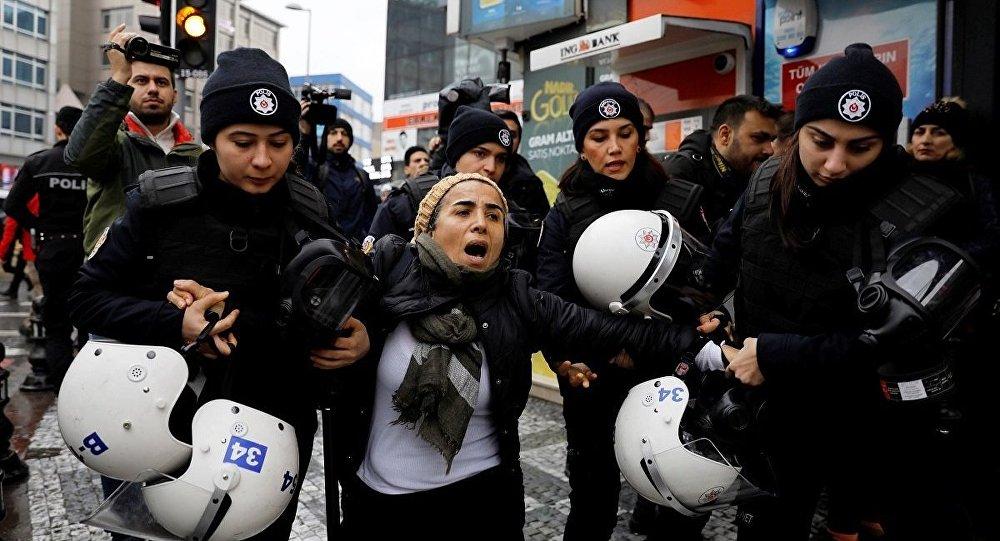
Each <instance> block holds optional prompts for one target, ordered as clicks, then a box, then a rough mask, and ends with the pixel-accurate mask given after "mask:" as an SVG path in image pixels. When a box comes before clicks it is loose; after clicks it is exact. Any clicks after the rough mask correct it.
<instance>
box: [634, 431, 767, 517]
mask: <svg viewBox="0 0 1000 541" xmlns="http://www.w3.org/2000/svg"><path fill="white" fill-rule="evenodd" d="M652 458H653V460H652V464H649V462H650V461H649V459H648V458H647V460H646V461H645V462H646V464H647V467H646V468H644V470H646V471H647V472H648V474H649V475H650V480H651V482H652V484H653V486H654V487H656V489H657V490H659V491H660V493H661V494H662V495H663V496H664V497H665V498H666V499H667V501H671V498H673V500H675V501H676V502H677V503H678V504H680V505H682V506H683V507H684V508H686V509H687V510H688V511H690V512H692V513H699V514H700V513H708V512H711V511H712V510H714V509H720V508H723V507H729V506H732V505H738V504H740V503H741V502H743V501H745V500H748V499H750V498H757V497H760V496H766V495H768V492H766V491H764V490H762V489H761V488H759V487H758V486H757V485H756V484H754V483H753V482H751V481H750V480H749V479H747V478H746V477H745V476H744V475H743V474H742V471H741V470H742V468H741V467H740V466H739V465H738V464H735V461H732V462H731V461H730V460H729V459H727V458H726V457H725V455H723V453H721V452H720V451H719V449H718V447H716V445H715V444H714V443H712V441H711V440H709V439H706V438H701V439H697V440H694V441H692V442H689V443H686V444H684V445H682V446H680V447H674V448H672V449H668V450H665V451H661V452H659V453H655V455H653V457H652ZM734 464H735V465H734ZM654 469H655V472H654V471H653V470H654ZM656 478H659V479H658V480H657V479H656Z"/></svg>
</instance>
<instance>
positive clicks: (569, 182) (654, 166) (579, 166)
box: [559, 145, 670, 190]
mask: <svg viewBox="0 0 1000 541" xmlns="http://www.w3.org/2000/svg"><path fill="white" fill-rule="evenodd" d="M585 162H586V160H576V161H575V162H573V165H571V166H569V167H568V168H567V169H566V170H565V171H563V174H562V176H561V177H559V189H560V190H567V189H568V190H572V189H573V188H574V187H575V184H576V180H577V178H578V177H579V176H580V174H581V173H582V172H583V167H584V163H585ZM635 167H636V168H640V167H641V168H642V172H643V174H645V176H646V178H649V179H652V180H653V181H654V182H662V183H663V184H666V183H667V182H669V181H670V175H667V172H666V170H664V169H663V165H661V164H660V162H659V160H655V159H653V157H652V156H650V155H649V153H647V152H646V151H645V147H644V146H642V145H640V146H639V152H638V153H637V154H636V157H635Z"/></svg>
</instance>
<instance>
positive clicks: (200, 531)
mask: <svg viewBox="0 0 1000 541" xmlns="http://www.w3.org/2000/svg"><path fill="white" fill-rule="evenodd" d="M192 442H193V453H192V457H191V464H190V466H188V469H187V471H185V472H184V474H183V475H181V476H180V477H179V478H177V479H174V480H170V481H167V482H164V483H159V484H154V485H149V486H146V487H143V489H142V494H143V497H144V499H145V501H146V505H147V507H148V508H149V512H150V514H151V515H152V516H153V517H154V518H155V519H156V522H157V523H159V524H160V525H161V526H163V527H164V528H166V529H167V530H169V531H170V532H171V533H173V534H174V535H176V536H178V537H180V538H182V539H197V540H198V541H213V540H229V539H246V538H248V537H251V536H253V535H256V534H258V533H260V532H261V531H263V530H264V529H265V528H267V527H268V526H269V525H270V524H271V523H272V522H274V521H275V520H276V519H277V518H278V517H279V516H280V515H281V513H282V511H284V509H285V507H286V506H287V505H288V502H289V501H290V500H291V498H292V493H293V491H294V490H295V486H296V483H297V482H298V472H299V452H298V443H297V442H296V439H295V429H294V428H293V427H292V425H290V424H288V423H285V422H283V421H282V420H281V419H278V418H277V417H274V416H272V415H268V414H267V413H264V412H262V411H259V410H256V409H253V408H250V407H247V406H243V405H241V404H238V403H236V402H232V401H229V400H213V401H211V402H208V403H207V404H205V405H204V406H202V407H201V408H199V409H198V412H197V413H196V414H195V417H194V422H193V425H192Z"/></svg>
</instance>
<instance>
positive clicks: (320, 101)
mask: <svg viewBox="0 0 1000 541" xmlns="http://www.w3.org/2000/svg"><path fill="white" fill-rule="evenodd" d="M330 98H333V99H335V100H349V99H351V90H350V89H348V88H333V89H330V90H322V89H319V88H316V87H315V86H313V85H311V84H309V83H306V84H304V85H302V99H304V100H309V111H307V112H306V114H305V117H304V118H305V120H306V122H309V123H310V124H313V125H317V124H322V125H324V126H326V125H329V124H333V121H335V120H337V107H336V106H334V105H330V104H328V103H325V102H326V100H328V99H330Z"/></svg>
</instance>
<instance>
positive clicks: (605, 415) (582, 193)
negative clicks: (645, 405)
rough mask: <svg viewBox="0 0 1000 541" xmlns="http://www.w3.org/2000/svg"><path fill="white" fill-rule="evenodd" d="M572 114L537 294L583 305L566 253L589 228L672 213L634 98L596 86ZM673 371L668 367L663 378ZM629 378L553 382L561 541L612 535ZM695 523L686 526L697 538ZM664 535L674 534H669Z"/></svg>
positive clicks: (609, 370) (561, 358)
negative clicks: (566, 501) (562, 460)
mask: <svg viewBox="0 0 1000 541" xmlns="http://www.w3.org/2000/svg"><path fill="white" fill-rule="evenodd" d="M570 115H571V116H572V117H573V137H574V139H575V141H576V149H577V151H579V152H580V160H579V161H577V162H576V163H575V164H574V165H572V166H571V167H570V168H569V169H567V170H566V172H565V173H563V176H562V179H561V180H560V183H559V187H560V188H561V189H562V191H561V192H560V194H559V196H558V197H557V199H556V202H555V205H553V207H552V210H551V211H549V214H548V216H547V217H546V218H545V224H544V227H543V228H542V236H541V240H540V242H539V245H538V287H539V289H541V290H543V291H548V292H551V293H555V294H557V295H559V296H560V297H562V298H564V299H566V300H569V301H572V302H575V303H577V304H580V305H582V306H588V303H587V301H586V299H584V297H583V295H582V294H581V293H580V291H579V289H578V288H577V286H576V282H575V281H574V279H573V268H572V262H573V251H574V248H575V246H576V243H577V241H578V240H579V239H580V236H581V235H582V234H583V232H584V230H585V229H586V228H587V226H588V225H590V224H591V223H593V222H594V220H596V219H598V218H600V217H601V216H603V215H605V214H607V213H609V212H612V211H615V210H622V209H640V210H653V209H664V210H670V211H671V212H676V210H675V209H673V208H669V205H668V202H667V201H666V199H665V196H666V195H667V193H666V192H667V191H666V190H665V188H666V187H667V183H668V179H667V175H666V173H665V172H664V171H663V168H662V167H661V166H660V165H659V163H658V162H657V161H656V160H653V159H650V157H649V155H648V154H647V153H646V150H645V147H644V146H643V141H645V137H644V133H643V131H644V128H643V119H642V112H641V111H640V109H639V103H638V100H637V99H636V97H635V96H634V95H632V94H631V93H630V92H629V91H628V90H626V89H625V88H624V87H623V86H621V85H620V84H618V83H599V84H597V85H594V86H592V87H590V88H588V89H586V90H584V91H583V92H581V93H580V95H579V96H577V98H576V100H575V101H574V103H573V106H572V107H571V108H570ZM545 356H546V359H547V360H548V362H549V364H550V365H552V366H553V367H557V368H559V367H562V366H565V361H567V359H568V357H567V356H566V354H565V352H563V351H558V350H555V349H553V350H547V351H545ZM572 360H573V361H579V360H582V359H579V358H576V359H572ZM622 364H623V365H628V364H629V361H627V360H626V361H624V362H623V363H622ZM672 369H673V367H672V366H671V367H668V368H667V369H666V370H667V373H669V372H670V371H672ZM637 378H638V376H637V375H636V373H635V371H630V370H628V369H627V368H625V366H618V365H609V366H607V367H605V368H604V369H603V370H601V371H600V378H599V379H597V380H596V383H594V384H593V385H590V386H589V387H590V388H589V389H584V388H583V387H582V386H581V387H574V386H571V385H568V383H569V382H568V381H566V379H565V378H560V379H559V387H560V391H561V393H562V396H563V415H564V416H565V418H566V436H567V440H568V450H567V457H566V462H567V468H568V469H569V481H570V487H571V489H572V490H571V492H570V514H569V518H568V520H567V524H566V531H565V538H566V539H568V540H570V539H608V538H609V537H610V536H611V532H612V530H613V529H614V526H615V522H616V521H617V511H618V491H619V489H620V481H619V472H618V464H617V462H616V461H615V453H614V443H613V433H614V425H615V417H616V415H617V414H618V408H619V407H620V406H621V403H622V401H623V400H624V398H625V395H626V394H627V393H628V390H629V389H630V388H631V387H632V386H633V385H634V384H635V383H638V382H639V381H641V380H640V379H637ZM703 522H704V521H694V523H693V524H691V525H689V526H686V527H687V528H690V529H693V530H694V532H693V533H694V534H697V533H698V532H699V531H700V530H701V526H702V525H703ZM672 533H673V534H674V535H677V533H678V532H677V528H674V531H673V532H672ZM699 538H700V536H699Z"/></svg>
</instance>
